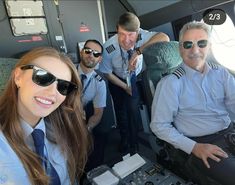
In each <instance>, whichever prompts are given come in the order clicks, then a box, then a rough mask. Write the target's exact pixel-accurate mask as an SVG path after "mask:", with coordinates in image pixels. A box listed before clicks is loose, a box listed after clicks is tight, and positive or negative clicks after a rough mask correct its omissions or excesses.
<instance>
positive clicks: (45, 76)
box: [20, 65, 78, 96]
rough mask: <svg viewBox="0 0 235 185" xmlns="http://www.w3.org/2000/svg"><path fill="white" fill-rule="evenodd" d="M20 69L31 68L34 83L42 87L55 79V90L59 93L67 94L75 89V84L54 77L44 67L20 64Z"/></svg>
mask: <svg viewBox="0 0 235 185" xmlns="http://www.w3.org/2000/svg"><path fill="white" fill-rule="evenodd" d="M20 69H22V70H27V69H33V75H32V80H33V82H34V83H35V84H37V85H40V86H42V87H46V86H49V85H51V84H52V83H53V82H54V81H57V82H58V83H57V90H58V92H59V93H60V94H62V95H64V96H67V95H68V94H69V93H71V92H72V91H73V90H75V89H77V88H78V87H77V85H76V84H74V83H72V82H69V81H66V80H61V79H58V78H56V77H55V76H54V75H53V74H51V73H49V72H48V71H46V70H45V69H42V68H40V67H37V66H35V65H25V66H22V67H21V68H20Z"/></svg>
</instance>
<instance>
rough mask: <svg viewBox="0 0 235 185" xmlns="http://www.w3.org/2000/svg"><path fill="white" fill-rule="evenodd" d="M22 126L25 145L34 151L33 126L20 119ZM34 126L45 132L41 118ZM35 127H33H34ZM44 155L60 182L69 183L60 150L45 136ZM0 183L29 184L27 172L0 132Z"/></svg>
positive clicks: (8, 184)
mask: <svg viewBox="0 0 235 185" xmlns="http://www.w3.org/2000/svg"><path fill="white" fill-rule="evenodd" d="M21 124H22V128H23V131H24V133H25V136H24V138H25V142H26V144H27V146H28V147H29V148H30V149H31V150H32V151H34V152H35V147H34V141H33V138H32V135H31V134H32V132H33V128H32V127H31V126H30V125H29V124H28V123H26V122H25V121H23V120H21ZM36 128H38V129H41V130H42V131H43V132H44V133H45V123H44V120H43V119H41V120H40V122H39V123H38V125H37V126H36ZM36 128H35V129H36ZM45 155H46V156H47V158H48V160H49V161H50V163H51V164H52V165H53V167H54V168H55V169H56V172H57V173H58V175H59V178H60V182H61V184H63V185H69V184H70V179H69V175H68V171H67V164H66V160H65V158H64V156H63V155H62V151H61V150H60V148H59V147H58V145H55V144H53V143H51V142H50V141H49V140H47V138H46V137H45ZM0 184H1V185H30V184H31V183H30V180H29V178H28V174H27V172H26V170H25V168H24V166H23V164H22V162H21V160H20V159H19V157H18V156H17V155H16V153H15V151H14V150H13V149H12V148H11V146H10V145H9V143H8V141H7V139H6V138H5V136H4V134H3V133H2V132H0Z"/></svg>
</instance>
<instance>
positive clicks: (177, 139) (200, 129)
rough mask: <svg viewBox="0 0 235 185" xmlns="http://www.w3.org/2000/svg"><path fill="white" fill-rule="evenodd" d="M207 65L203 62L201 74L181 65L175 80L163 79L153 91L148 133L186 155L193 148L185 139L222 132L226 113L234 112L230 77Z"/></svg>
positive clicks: (233, 86) (171, 77)
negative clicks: (150, 131)
mask: <svg viewBox="0 0 235 185" xmlns="http://www.w3.org/2000/svg"><path fill="white" fill-rule="evenodd" d="M210 66H211V67H210ZM210 66H209V65H208V64H207V63H206V67H205V71H204V73H203V74H202V73H200V72H198V71H196V70H193V69H192V68H190V67H188V66H187V65H186V64H184V63H183V64H182V65H181V67H180V68H181V70H179V71H181V72H180V73H178V74H180V75H179V78H177V76H176V75H174V74H171V75H168V76H166V77H165V78H163V79H162V80H161V81H160V82H159V83H158V85H157V88H156V91H155V95H154V99H153V103H152V121H151V124H150V127H151V129H152V131H153V132H154V133H155V134H156V135H157V136H158V137H159V138H160V139H163V140H165V141H167V142H168V143H171V144H172V145H173V146H174V147H175V148H179V149H181V150H183V151H185V152H186V153H188V154H190V153H191V151H192V149H193V147H194V145H195V141H193V140H191V139H189V138H188V137H199V136H204V135H209V134H213V133H216V132H218V131H221V130H223V129H226V128H227V127H228V126H229V124H230V122H231V120H230V118H229V115H228V111H227V110H230V111H231V112H235V109H234V108H235V79H234V77H233V76H232V75H231V74H230V73H229V72H228V71H227V70H226V69H225V68H223V67H222V66H217V65H215V64H212V65H210ZM182 69H183V70H182ZM179 71H178V72H179ZM172 122H174V126H175V127H176V128H177V130H176V129H175V127H174V126H173V125H172V124H171V123H172ZM186 136H188V137H186Z"/></svg>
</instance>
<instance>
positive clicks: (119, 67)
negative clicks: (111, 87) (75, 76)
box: [99, 28, 156, 80]
mask: <svg viewBox="0 0 235 185" xmlns="http://www.w3.org/2000/svg"><path fill="white" fill-rule="evenodd" d="M155 34H156V32H149V31H147V30H143V29H141V28H140V30H139V36H138V39H137V42H136V44H135V46H134V48H132V49H135V48H137V47H140V46H142V45H143V44H144V43H146V42H147V41H148V40H149V39H150V38H151V37H152V36H153V35H155ZM104 48H105V49H104V52H103V61H102V62H101V63H100V65H99V70H100V71H101V72H102V73H106V74H110V73H112V72H113V73H114V74H115V75H117V76H118V77H120V78H122V79H124V80H126V78H127V75H128V72H127V71H128V53H127V51H126V50H124V49H122V48H121V46H120V45H119V43H118V35H117V34H115V35H114V36H113V37H111V38H110V39H109V40H107V41H106V42H105V43H104ZM142 65H143V55H139V56H138V59H137V63H136V70H135V73H136V75H138V74H139V73H140V72H141V70H142Z"/></svg>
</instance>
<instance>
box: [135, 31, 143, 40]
mask: <svg viewBox="0 0 235 185" xmlns="http://www.w3.org/2000/svg"><path fill="white" fill-rule="evenodd" d="M140 40H142V37H141V33H139V35H138V37H137V40H136V42H138V41H140Z"/></svg>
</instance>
